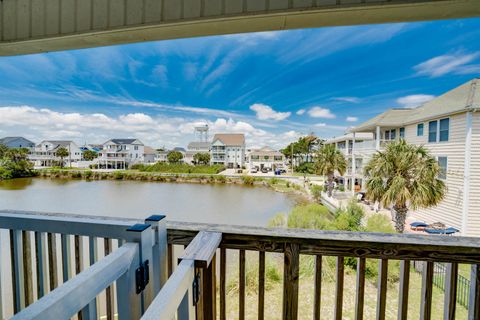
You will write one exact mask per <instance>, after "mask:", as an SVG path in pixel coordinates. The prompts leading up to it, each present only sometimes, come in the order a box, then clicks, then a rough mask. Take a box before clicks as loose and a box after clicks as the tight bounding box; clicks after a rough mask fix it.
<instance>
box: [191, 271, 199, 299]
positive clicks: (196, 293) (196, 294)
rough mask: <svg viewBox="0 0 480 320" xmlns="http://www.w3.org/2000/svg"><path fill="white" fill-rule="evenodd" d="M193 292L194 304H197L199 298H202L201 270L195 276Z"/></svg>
mask: <svg viewBox="0 0 480 320" xmlns="http://www.w3.org/2000/svg"><path fill="white" fill-rule="evenodd" d="M192 286H193V287H192V293H193V305H194V306H196V305H197V303H198V300H200V272H197V274H196V275H195V278H193V285H192Z"/></svg>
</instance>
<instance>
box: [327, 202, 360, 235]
mask: <svg viewBox="0 0 480 320" xmlns="http://www.w3.org/2000/svg"><path fill="white" fill-rule="evenodd" d="M364 216H365V211H364V210H363V207H362V206H361V205H359V204H358V203H357V202H356V200H355V199H352V200H350V202H349V203H348V205H347V207H346V208H345V209H339V210H337V212H336V213H335V220H333V221H332V223H331V225H330V228H331V229H332V230H344V231H362V219H363V217H364Z"/></svg>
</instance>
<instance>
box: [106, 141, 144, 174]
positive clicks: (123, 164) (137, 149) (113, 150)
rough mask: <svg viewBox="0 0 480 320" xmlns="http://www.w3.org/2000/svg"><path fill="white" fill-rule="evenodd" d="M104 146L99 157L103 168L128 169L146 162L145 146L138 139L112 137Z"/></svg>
mask: <svg viewBox="0 0 480 320" xmlns="http://www.w3.org/2000/svg"><path fill="white" fill-rule="evenodd" d="M102 146H103V148H102V150H101V151H100V152H99V153H98V155H99V156H98V158H97V163H98V167H99V168H101V169H126V168H128V167H129V166H130V165H133V164H136V163H143V162H144V156H145V146H144V144H143V143H142V142H141V141H140V140H138V139H111V140H108V141H107V142H105V143H104V144H103V145H102Z"/></svg>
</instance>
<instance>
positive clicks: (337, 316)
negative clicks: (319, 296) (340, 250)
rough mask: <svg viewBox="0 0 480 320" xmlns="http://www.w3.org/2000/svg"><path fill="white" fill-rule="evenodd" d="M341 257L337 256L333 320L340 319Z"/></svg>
mask: <svg viewBox="0 0 480 320" xmlns="http://www.w3.org/2000/svg"><path fill="white" fill-rule="evenodd" d="M343 260H344V258H343V257H337V286H336V290H335V313H334V319H335V320H342V311H343V310H342V309H343V281H344V273H343V270H344V265H343Z"/></svg>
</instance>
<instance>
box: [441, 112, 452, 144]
mask: <svg viewBox="0 0 480 320" xmlns="http://www.w3.org/2000/svg"><path fill="white" fill-rule="evenodd" d="M449 129H450V119H449V118H447V119H442V120H440V137H439V140H440V142H444V141H448V133H449Z"/></svg>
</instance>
